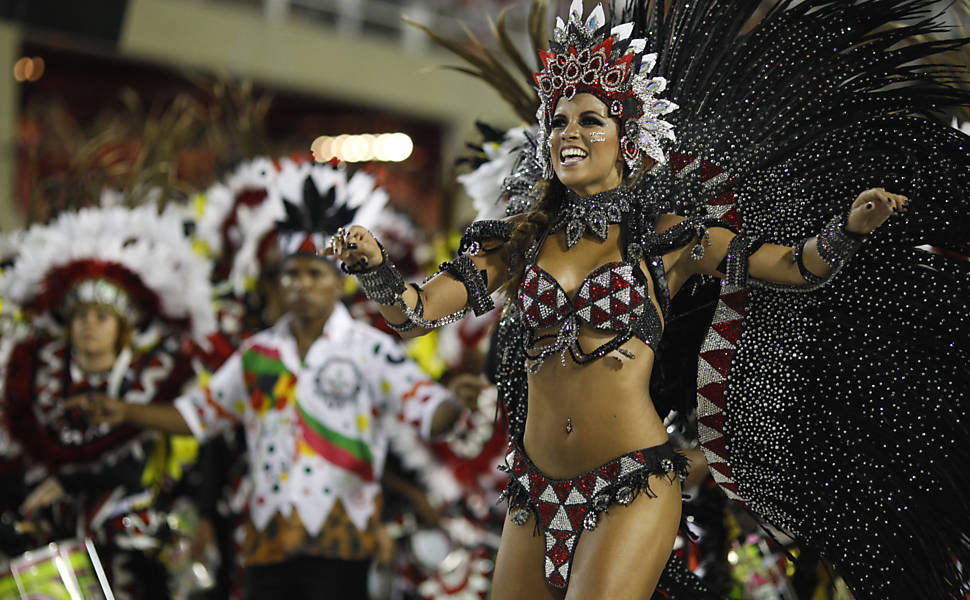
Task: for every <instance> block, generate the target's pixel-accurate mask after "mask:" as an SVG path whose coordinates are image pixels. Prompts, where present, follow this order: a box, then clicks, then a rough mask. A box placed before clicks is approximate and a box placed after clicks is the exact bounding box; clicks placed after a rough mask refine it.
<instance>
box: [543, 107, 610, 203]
mask: <svg viewBox="0 0 970 600" xmlns="http://www.w3.org/2000/svg"><path fill="white" fill-rule="evenodd" d="M608 110H609V109H608V108H607V106H606V104H604V103H603V102H602V101H601V100H600V99H599V98H597V97H596V96H594V95H592V94H576V95H575V96H573V98H572V99H571V100H568V99H566V98H562V99H561V100H560V101H559V104H558V105H557V106H556V112H555V115H554V116H553V118H552V134H551V135H550V137H549V148H550V154H551V156H552V159H553V160H552V165H553V169H554V170H555V172H556V176H557V177H558V178H559V181H561V182H562V183H563V185H565V186H567V187H568V188H570V189H572V190H573V191H575V192H576V193H578V194H580V195H583V196H589V195H591V194H596V193H599V192H602V191H605V190H610V189H613V188H615V187H617V186H619V185H620V182H621V181H622V178H623V159H622V158H621V157H620V150H619V149H620V141H619V140H620V136H619V126H618V124H617V122H616V120H614V119H612V118H610V116H609V113H608Z"/></svg>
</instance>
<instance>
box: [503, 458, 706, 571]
mask: <svg viewBox="0 0 970 600" xmlns="http://www.w3.org/2000/svg"><path fill="white" fill-rule="evenodd" d="M503 470H504V471H507V472H508V473H509V483H508V485H507V486H506V488H505V491H504V492H502V497H503V498H507V499H508V501H509V512H510V514H511V518H512V522H513V523H515V524H516V525H524V524H525V523H526V522H527V521H528V520H529V514H530V513H531V514H534V515H535V517H536V523H537V526H538V527H539V528H541V529H542V533H543V535H544V536H545V560H544V569H545V578H546V582H548V583H549V585H551V586H553V587H556V588H560V589H563V588H565V587H566V586H567V585H568V583H569V570H570V568H571V567H572V561H573V553H574V552H575V551H576V544H577V543H578V542H579V536H580V534H582V532H583V531H584V530H592V529H595V528H596V525H597V524H598V523H599V518H600V515H602V514H603V513H605V512H606V511H607V509H608V508H609V507H610V506H614V505H616V504H622V505H624V506H626V505H627V504H629V503H630V502H632V501H633V499H634V498H636V497H637V496H638V495H639V494H640V493H641V492H642V493H645V494H646V495H647V496H649V497H651V498H655V497H656V494H654V493H653V491H652V490H651V489H650V476H651V475H663V476H666V477H668V478H670V479H671V480H672V479H673V478H674V477H680V479H681V483H683V482H684V480H685V479H686V478H687V458H686V457H684V456H683V455H682V454H678V453H677V452H674V449H673V448H671V447H670V444H669V443H664V444H661V445H659V446H653V447H651V448H644V449H643V450H637V451H635V452H630V453H628V454H624V455H623V456H620V457H619V458H614V459H613V460H611V461H609V462H608V463H606V464H604V465H601V466H599V467H596V468H595V469H593V470H592V471H589V472H587V473H584V474H582V475H578V476H576V477H571V478H569V479H553V478H551V477H547V476H546V475H545V474H543V473H542V471H540V470H539V469H538V468H536V466H535V465H534V464H532V461H531V460H529V457H528V456H527V455H526V453H525V451H524V450H523V449H522V448H520V447H519V446H518V444H517V443H515V442H513V443H511V444H509V451H508V454H507V455H506V458H505V465H504V468H503Z"/></svg>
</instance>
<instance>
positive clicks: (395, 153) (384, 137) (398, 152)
mask: <svg viewBox="0 0 970 600" xmlns="http://www.w3.org/2000/svg"><path fill="white" fill-rule="evenodd" d="M310 151H311V152H312V153H313V158H314V160H316V161H317V162H327V161H329V160H333V159H337V160H339V161H342V162H371V161H382V162H401V161H404V160H407V158H408V157H409V156H411V153H412V152H413V151H414V142H413V141H411V137H410V136H408V135H407V134H405V133H381V134H371V133H364V134H361V135H347V134H344V135H338V136H337V137H330V136H325V135H321V136H320V137H318V138H317V139H315V140H313V144H312V145H311V146H310Z"/></svg>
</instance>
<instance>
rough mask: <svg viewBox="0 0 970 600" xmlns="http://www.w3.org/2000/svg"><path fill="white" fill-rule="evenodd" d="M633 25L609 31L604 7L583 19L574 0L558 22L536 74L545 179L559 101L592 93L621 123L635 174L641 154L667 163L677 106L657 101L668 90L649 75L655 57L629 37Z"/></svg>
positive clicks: (659, 79)
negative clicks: (662, 142)
mask: <svg viewBox="0 0 970 600" xmlns="http://www.w3.org/2000/svg"><path fill="white" fill-rule="evenodd" d="M632 33H633V24H632V23H624V24H622V25H617V26H616V27H613V28H612V29H611V28H610V24H609V23H607V22H606V17H605V15H604V12H603V7H602V5H599V4H597V5H596V8H595V9H593V11H592V12H591V13H590V14H589V17H588V18H587V19H586V21H585V22H584V21H583V2H582V0H573V3H572V6H571V7H570V9H569V23H568V24H567V23H563V21H562V19H561V18H559V17H557V18H556V29H555V31H554V37H553V39H552V40H551V41H550V43H549V50H550V51H549V52H546V51H540V52H539V58H540V60H541V61H542V65H543V69H542V71H540V72H538V73H535V74H533V77H534V79H535V82H536V84H537V86H538V91H539V100H540V102H539V110H538V111H537V112H536V118H537V119H538V121H539V133H538V136H537V137H538V139H537V141H538V143H539V148H540V149H545V150H544V151H543V150H540V152H539V153H538V156H537V160H538V161H539V162H540V165H541V166H542V169H543V175H544V176H545V177H546V178H547V179H548V178H551V177H552V169H551V165H550V163H549V152H548V139H549V127H550V125H551V122H552V116H553V113H554V112H555V110H556V104H557V103H558V102H559V99H560V98H562V97H564V96H565V97H566V98H567V99H571V98H572V97H573V96H574V95H575V94H580V93H589V94H593V95H594V96H596V97H597V98H599V99H600V100H602V101H603V102H604V103H605V104H606V105H607V106H608V107H609V110H610V115H612V116H614V117H616V118H617V119H618V120H619V121H620V125H621V131H620V136H621V137H620V149H621V151H622V152H623V158H624V160H626V163H627V166H628V167H630V169H631V170H635V169H636V168H638V167H639V166H640V157H641V154H640V153H641V151H642V152H645V153H646V154H647V156H649V157H650V158H652V159H654V160H656V161H657V162H658V163H662V162H664V160H665V159H666V157H665V155H664V151H663V149H662V148H661V146H660V140H661V139H668V140H671V141H675V137H674V127H673V125H671V124H670V123H668V122H666V121H664V120H662V119H660V117H661V116H662V115H666V114H668V113H670V112H672V111H674V110H676V109H677V108H678V107H677V105H676V104H674V103H673V102H670V101H669V100H664V99H662V98H657V97H656V94H659V93H660V92H662V91H663V90H664V88H666V87H667V80H666V79H664V78H663V77H650V76H649V73H650V71H651V70H653V67H654V65H655V63H656V60H657V55H656V53H651V54H643V51H644V49H645V48H646V46H647V42H646V40H643V39H630V36H631V34H632Z"/></svg>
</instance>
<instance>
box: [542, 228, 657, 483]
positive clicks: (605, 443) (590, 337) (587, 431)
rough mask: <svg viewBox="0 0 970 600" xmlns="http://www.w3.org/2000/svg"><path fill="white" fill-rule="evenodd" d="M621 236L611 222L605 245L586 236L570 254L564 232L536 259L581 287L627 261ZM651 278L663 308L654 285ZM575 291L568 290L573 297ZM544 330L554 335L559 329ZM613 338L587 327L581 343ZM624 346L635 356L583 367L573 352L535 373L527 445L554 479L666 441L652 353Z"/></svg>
mask: <svg viewBox="0 0 970 600" xmlns="http://www.w3.org/2000/svg"><path fill="white" fill-rule="evenodd" d="M619 234H620V227H619V226H618V225H610V227H609V232H608V236H607V239H606V240H605V242H598V241H595V240H592V239H590V238H588V237H587V238H583V239H582V240H580V241H579V243H578V244H577V245H576V246H575V247H574V248H572V249H571V250H569V249H567V248H566V245H565V241H564V237H563V234H562V233H558V234H554V235H552V236H550V237H549V239H548V240H546V243H545V245H544V246H543V248H542V251H541V253H540V256H539V260H538V261H537V262H538V263H539V266H541V267H542V268H543V269H544V270H546V271H547V272H549V273H551V274H553V276H555V277H556V279H557V281H558V282H559V284H560V285H562V286H563V288H564V289H565V290H575V289H576V288H578V287H579V285H580V284H581V282H582V281H583V279H584V278H585V277H586V276H587V275H588V274H589V272H590V271H592V270H593V269H595V268H596V267H598V266H600V265H603V264H606V263H607V262H610V261H616V260H621V256H620V251H619ZM647 279H648V281H647V285H648V287H649V291H650V296H651V301H652V302H653V303H654V309H657V305H656V300H655V296H656V294H655V291H654V289H653V281H651V280H650V278H649V277H648V278H647ZM573 294H574V292H569V295H570V297H572V295H573ZM648 310H650V309H648ZM541 333H545V334H549V333H552V334H554V333H555V330H549V331H545V332H541ZM614 335H616V334H615V333H611V332H598V331H596V330H593V329H591V328H583V330H582V331H581V332H580V336H579V342H580V345H581V346H582V347H583V348H584V349H587V350H592V349H593V348H596V347H597V346H599V345H601V344H603V343H604V342H606V341H608V340H609V339H611V338H612V337H613V336H614ZM540 345H541V344H540ZM622 347H623V349H624V350H627V351H629V352H632V353H633V355H634V356H635V358H633V359H629V358H626V357H624V356H622V355H620V354H618V353H616V352H613V353H612V354H611V355H608V356H605V357H603V358H600V359H597V360H594V361H592V362H591V363H587V364H585V365H580V364H577V363H576V362H574V361H573V360H572V359H571V358H569V356H568V353H567V358H566V364H565V366H564V365H563V364H562V363H561V361H560V357H559V355H555V356H551V357H549V358H548V359H547V360H546V361H545V362H544V363H543V365H542V367H541V369H540V370H539V372H538V373H536V374H535V375H530V376H529V412H528V416H527V419H526V426H525V438H524V440H523V441H524V444H525V451H526V453H527V454H528V455H529V458H530V459H532V462H533V463H535V465H536V466H537V467H538V468H539V469H541V470H542V471H543V472H545V473H546V474H547V475H548V476H550V477H555V478H564V477H572V476H574V475H578V474H580V473H584V472H586V471H589V470H590V469H593V468H596V467H598V466H600V465H602V464H603V463H605V462H608V461H610V460H612V459H614V458H616V457H618V456H621V455H623V454H626V453H627V452H632V451H634V450H640V449H641V448H649V447H650V446H656V445H657V444H663V443H664V442H666V441H667V430H666V429H665V428H664V426H663V422H662V421H661V419H660V417H659V416H657V411H656V409H655V408H654V406H653V402H652V401H651V399H650V392H649V389H650V374H651V371H652V370H653V360H654V354H653V350H652V349H651V348H650V347H649V346H648V345H647V344H645V343H644V342H642V341H640V340H639V339H637V338H633V339H631V340H630V341H628V342H627V343H626V344H624V345H623V346H622ZM567 423H570V424H571V425H572V431H571V433H567V431H566V426H567Z"/></svg>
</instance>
